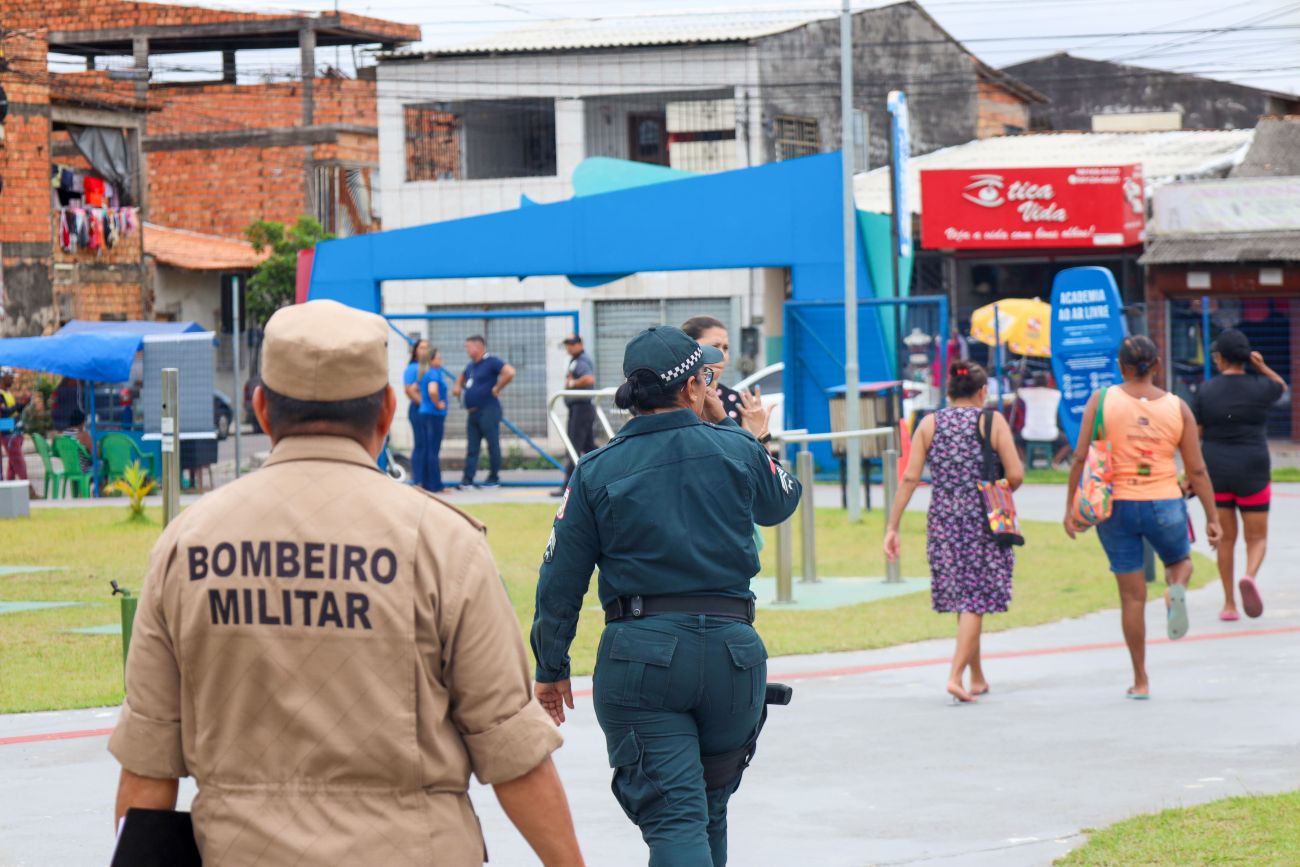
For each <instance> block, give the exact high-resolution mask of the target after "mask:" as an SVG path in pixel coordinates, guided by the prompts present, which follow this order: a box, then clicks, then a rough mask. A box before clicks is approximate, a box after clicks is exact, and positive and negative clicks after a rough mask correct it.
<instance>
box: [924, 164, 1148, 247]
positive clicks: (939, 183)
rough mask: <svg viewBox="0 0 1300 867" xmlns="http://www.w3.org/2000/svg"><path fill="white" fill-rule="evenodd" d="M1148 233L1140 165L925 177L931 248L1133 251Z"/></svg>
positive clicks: (928, 173) (932, 172) (929, 173)
mask: <svg viewBox="0 0 1300 867" xmlns="http://www.w3.org/2000/svg"><path fill="white" fill-rule="evenodd" d="M1145 229H1146V202H1145V197H1144V195H1143V188H1142V167H1141V166H1140V165H1130V166H1078V167H1074V168H1033V169H1030V168H1026V169H1015V168H1007V169H928V170H925V171H922V172H921V244H922V246H924V247H926V248H927V249H932V250H949V249H956V250H997V249H1024V248H1034V247H1040V248H1044V247H1047V248H1052V247H1054V248H1059V247H1091V248H1095V247H1130V246H1133V245H1134V244H1139V243H1141V242H1142V240H1143V237H1144V233H1145Z"/></svg>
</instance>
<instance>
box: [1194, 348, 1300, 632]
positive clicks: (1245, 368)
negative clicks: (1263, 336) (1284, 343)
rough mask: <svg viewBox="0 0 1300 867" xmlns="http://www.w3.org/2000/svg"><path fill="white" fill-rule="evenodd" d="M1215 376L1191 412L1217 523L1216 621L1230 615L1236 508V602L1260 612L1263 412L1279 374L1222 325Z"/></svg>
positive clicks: (1275, 392)
mask: <svg viewBox="0 0 1300 867" xmlns="http://www.w3.org/2000/svg"><path fill="white" fill-rule="evenodd" d="M1211 357H1212V358H1213V359H1214V365H1215V367H1217V368H1218V369H1219V375H1218V376H1216V377H1214V378H1213V379H1211V380H1210V381H1209V382H1206V383H1205V384H1203V385H1202V386H1201V387H1200V389H1199V390H1198V391H1197V393H1196V394H1195V395H1194V396H1193V397H1192V414H1193V415H1195V416H1196V423H1197V424H1199V425H1200V426H1201V450H1202V452H1204V454H1205V466H1206V469H1208V470H1209V472H1210V482H1211V483H1212V484H1213V486H1214V502H1215V504H1216V505H1217V506H1218V509H1219V523H1220V524H1222V525H1223V541H1221V542H1220V543H1219V550H1218V552H1217V553H1218V560H1219V580H1220V581H1221V582H1222V584H1223V610H1222V611H1220V612H1219V619H1220V620H1228V621H1232V620H1238V619H1240V616H1239V615H1238V614H1237V601H1236V593H1235V592H1234V587H1233V582H1234V580H1235V578H1236V563H1235V560H1234V555H1235V553H1236V552H1235V550H1234V549H1235V548H1236V546H1237V512H1241V529H1242V534H1243V535H1244V536H1245V537H1246V573H1245V575H1243V576H1242V577H1241V581H1240V587H1241V607H1242V609H1243V610H1244V611H1245V612H1246V614H1247V615H1248V616H1250V617H1259V616H1260V615H1261V614H1263V613H1264V600H1263V597H1261V596H1260V593H1259V587H1258V584H1257V583H1256V582H1257V581H1258V580H1259V569H1260V567H1261V566H1263V565H1264V554H1265V552H1266V551H1267V550H1268V508H1269V503H1270V501H1271V499H1272V493H1273V485H1272V473H1273V467H1272V461H1271V459H1270V457H1269V453H1268V435H1267V433H1266V431H1265V426H1266V425H1267V423H1268V413H1269V410H1271V409H1272V408H1273V405H1274V404H1275V403H1277V402H1278V401H1279V400H1280V399H1281V398H1282V395H1283V394H1285V393H1286V388H1287V385H1286V380H1284V379H1283V378H1282V377H1281V376H1279V375H1278V374H1277V373H1276V372H1275V371H1274V370H1272V368H1270V367H1269V366H1268V365H1267V364H1265V363H1264V356H1262V355H1260V354H1259V353H1258V352H1251V350H1250V340H1249V339H1248V338H1247V337H1246V335H1245V334H1242V333H1241V332H1240V331H1238V330H1237V329H1235V328H1229V329H1227V330H1226V331H1224V332H1223V333H1222V334H1220V335H1219V336H1218V337H1217V338H1216V339H1215V341H1214V347H1213V353H1212V355H1211Z"/></svg>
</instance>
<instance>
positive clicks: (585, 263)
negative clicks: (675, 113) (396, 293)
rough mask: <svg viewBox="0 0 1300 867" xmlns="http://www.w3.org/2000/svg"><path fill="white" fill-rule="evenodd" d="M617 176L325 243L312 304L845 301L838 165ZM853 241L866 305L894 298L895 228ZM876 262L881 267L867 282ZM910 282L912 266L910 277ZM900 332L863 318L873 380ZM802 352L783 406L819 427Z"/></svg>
mask: <svg viewBox="0 0 1300 867" xmlns="http://www.w3.org/2000/svg"><path fill="white" fill-rule="evenodd" d="M620 163H621V161H617V160H606V159H600V158H596V159H592V160H588V161H586V162H584V163H583V164H582V165H581V166H580V167H579V168H578V169H577V170H576V171H575V173H574V188H575V191H576V192H577V195H576V196H575V197H574V198H572V199H570V200H568V201H564V202H556V203H553V204H537V203H535V202H532V201H529V200H524V201H522V202H521V203H520V207H519V208H517V209H515V210H511V211H501V212H498V213H494V214H485V215H482V216H477V217H467V218H464V219H458V220H449V221H446V222H441V223H432V224H429V225H425V226H415V227H411V228H407V229H396V230H391V231H387V232H378V233H375V234H369V235H359V236H356V237H352V238H346V239H342V240H336V241H325V242H323V243H321V244H318V245H317V247H316V253H315V262H314V264H313V267H312V275H311V287H310V289H309V292H308V297H309V298H312V299H320V298H328V299H332V300H335V301H339V302H341V303H344V304H347V305H349V306H352V307H357V308H360V309H362V310H370V311H373V312H376V313H383V312H384V311H383V296H382V293H381V288H380V287H381V284H382V283H383V281H386V280H419V279H447V278H458V277H520V278H524V277H532V276H547V275H564V276H567V277H568V278H569V279H570V280H571V281H572V282H573V283H574V284H575V285H577V286H585V287H590V286H596V285H599V284H601V283H603V282H607V281H609V280H612V279H617V278H618V277H620V276H623V275H627V274H632V273H636V272H639V271H692V270H708V269H721V268H789V269H790V273H791V284H792V288H791V294H792V297H793V299H794V300H795V301H808V302H815V301H823V302H826V301H843V298H844V264H843V261H844V258H843V257H844V243H843V231H844V230H843V211H842V207H843V205H842V198H841V196H842V187H841V161H840V155H839V154H838V153H828V154H819V155H816V156H809V157H803V158H800V159H793V160H786V161H784V162H779V163H772V164H769V165H764V166H758V167H755V168H748V169H740V170H737V171H731V172H722V173H718V174H710V175H690V174H688V173H684V172H674V171H671V170H668V169H664V168H661V167H657V166H655V167H649V166H641V165H640V164H627V163H621V164H620ZM858 229H859V232H858V235H857V239H858V244H857V256H856V258H857V263H856V264H857V287H858V297H859V298H863V299H873V298H875V297H876V296H877V295H892V293H893V287H892V286H891V285H890V283H892V280H891V279H890V277H889V275H890V265H889V259H888V255H889V222H888V218H887V217H881V216H880V215H875V214H863V213H861V212H859V220H858ZM868 249H870V250H871V252H872V253H873V255H874V258H875V259H876V260H877V261H875V262H874V263H873V264H874V265H875V267H872V268H870V269H869V268H868V267H867V262H868V258H867V251H868ZM882 263H883V267H882ZM910 270H911V268H910V262H905V263H903V273H905V274H906V273H908V272H910ZM882 278H883V279H882ZM902 294H904V295H906V294H907V291H906V287H904V289H903V292H902ZM776 315H779V314H777V312H776V311H772V318H773V320H775V317H776ZM824 318H825V319H826V323H825V325H826V327H827V328H829V329H830V330H831V331H838V333H839V338H838V340H839V345H840V346H841V347H842V346H843V328H844V325H843V314H842V313H840V314H839V315H838V319H837V317H836V316H835V315H834V314H833V312H830V311H828V312H827V313H826V316H825V317H824ZM892 324H893V323H892V317H891V318H890V321H889V323H888V324H887V325H886V323H884V322H882V318H881V316H880V315H879V314H878V313H877V312H876V311H875V310H871V311H866V312H864V313H863V314H862V315H861V317H860V325H859V330H860V337H859V347H860V349H861V352H860V357H859V366H860V370H861V375H862V377H863V378H864V379H866V380H879V379H892V378H893V377H894V376H895V373H896V372H895V371H894V369H893V365H894V362H893V352H892V351H890V349H889V347H890V346H891V345H892ZM827 336H828V337H830V336H831V335H830V334H828V335H827ZM832 342H833V341H832ZM793 351H794V350H793V348H792V343H791V342H790V341H787V342H786V345H785V356H786V358H785V361H786V370H787V380H786V394H787V398H789V397H790V396H791V395H792V394H793V395H795V396H796V397H797V396H798V395H800V394H804V395H806V396H807V397H808V400H805V401H800V400H787V402H786V415H787V418H786V424H787V427H797V426H803V425H804V423H805V421H812V422H813V423H815V424H818V425H824V424H825V416H826V410H825V395H824V392H823V390H822V389H823V387H824V383H819V382H818V381H816V380H815V379H814V378H813V376H812V372H811V370H810V369H805V368H807V367H808V365H800V364H798V363H797V361H798V359H796V358H795V357H794V356H793V355H792V352H793ZM841 352H842V349H841ZM819 363H820V364H821V366H822V367H823V368H824V367H825V362H824V361H823V362H819ZM841 365H842V361H841ZM820 373H821V376H822V378H826V377H831V378H833V376H834V374H833V372H831V371H829V370H821V371H820ZM843 381H844V380H843V367H842V366H841V367H840V372H839V380H838V382H839V383H843ZM810 401H811V402H818V401H820V402H821V409H820V411H815V412H812V413H811V415H808V416H807V418H805V417H804V413H803V411H802V410H798V409H796V407H803V406H805V404H809V402H810Z"/></svg>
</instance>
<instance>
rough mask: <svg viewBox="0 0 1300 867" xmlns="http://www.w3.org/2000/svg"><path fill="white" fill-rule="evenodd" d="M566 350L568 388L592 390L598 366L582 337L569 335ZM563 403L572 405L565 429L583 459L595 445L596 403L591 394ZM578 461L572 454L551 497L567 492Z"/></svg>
mask: <svg viewBox="0 0 1300 867" xmlns="http://www.w3.org/2000/svg"><path fill="white" fill-rule="evenodd" d="M562 345H563V346H564V351H565V352H567V353H569V367H568V369H567V370H566V371H565V373H564V388H565V390H566V391H574V390H583V389H591V388H595V387H596V366H595V365H594V364H592V363H591V356H590V355H588V354H587V350H586V349H584V348H583V346H582V338H581V337H579V336H578V335H577V334H570V335H569V336H568V337H566V338H564V343H563V344H562ZM564 405H565V406H567V407H568V408H569V424H568V427H567V428H566V430H565V432H566V433H567V434H568V436H569V442H570V443H572V444H573V450H574V451H575V452H577V453H578V457H579V458H581V457H582V456H583V455H585V454H586V453H587V452H590V451H593V450H594V449H595V448H596V404H595V403H593V402H592V400H591V398H589V397H566V398H565V399H564ZM575 466H577V463H576V462H575V461H574V460H573V458H572V457H570V458H569V459H568V460H567V461H566V462H565V465H564V483H563V484H562V485H560V487H559V488H557V489H556V490H554V491H552V492H551V496H552V497H560V496H563V495H564V489H565V488H566V487H568V485H569V479H570V478H571V477H572V476H573V468H574V467H575Z"/></svg>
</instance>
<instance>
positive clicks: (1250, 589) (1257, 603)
mask: <svg viewBox="0 0 1300 867" xmlns="http://www.w3.org/2000/svg"><path fill="white" fill-rule="evenodd" d="M1237 586H1238V587H1239V588H1241V609H1242V610H1243V611H1245V612H1246V616H1247V617H1258V616H1259V615H1261V614H1263V613H1264V600H1263V598H1262V597H1261V596H1260V595H1259V588H1258V587H1256V586H1255V579H1254V578H1242V579H1241V580H1240V581H1238V582H1237Z"/></svg>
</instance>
